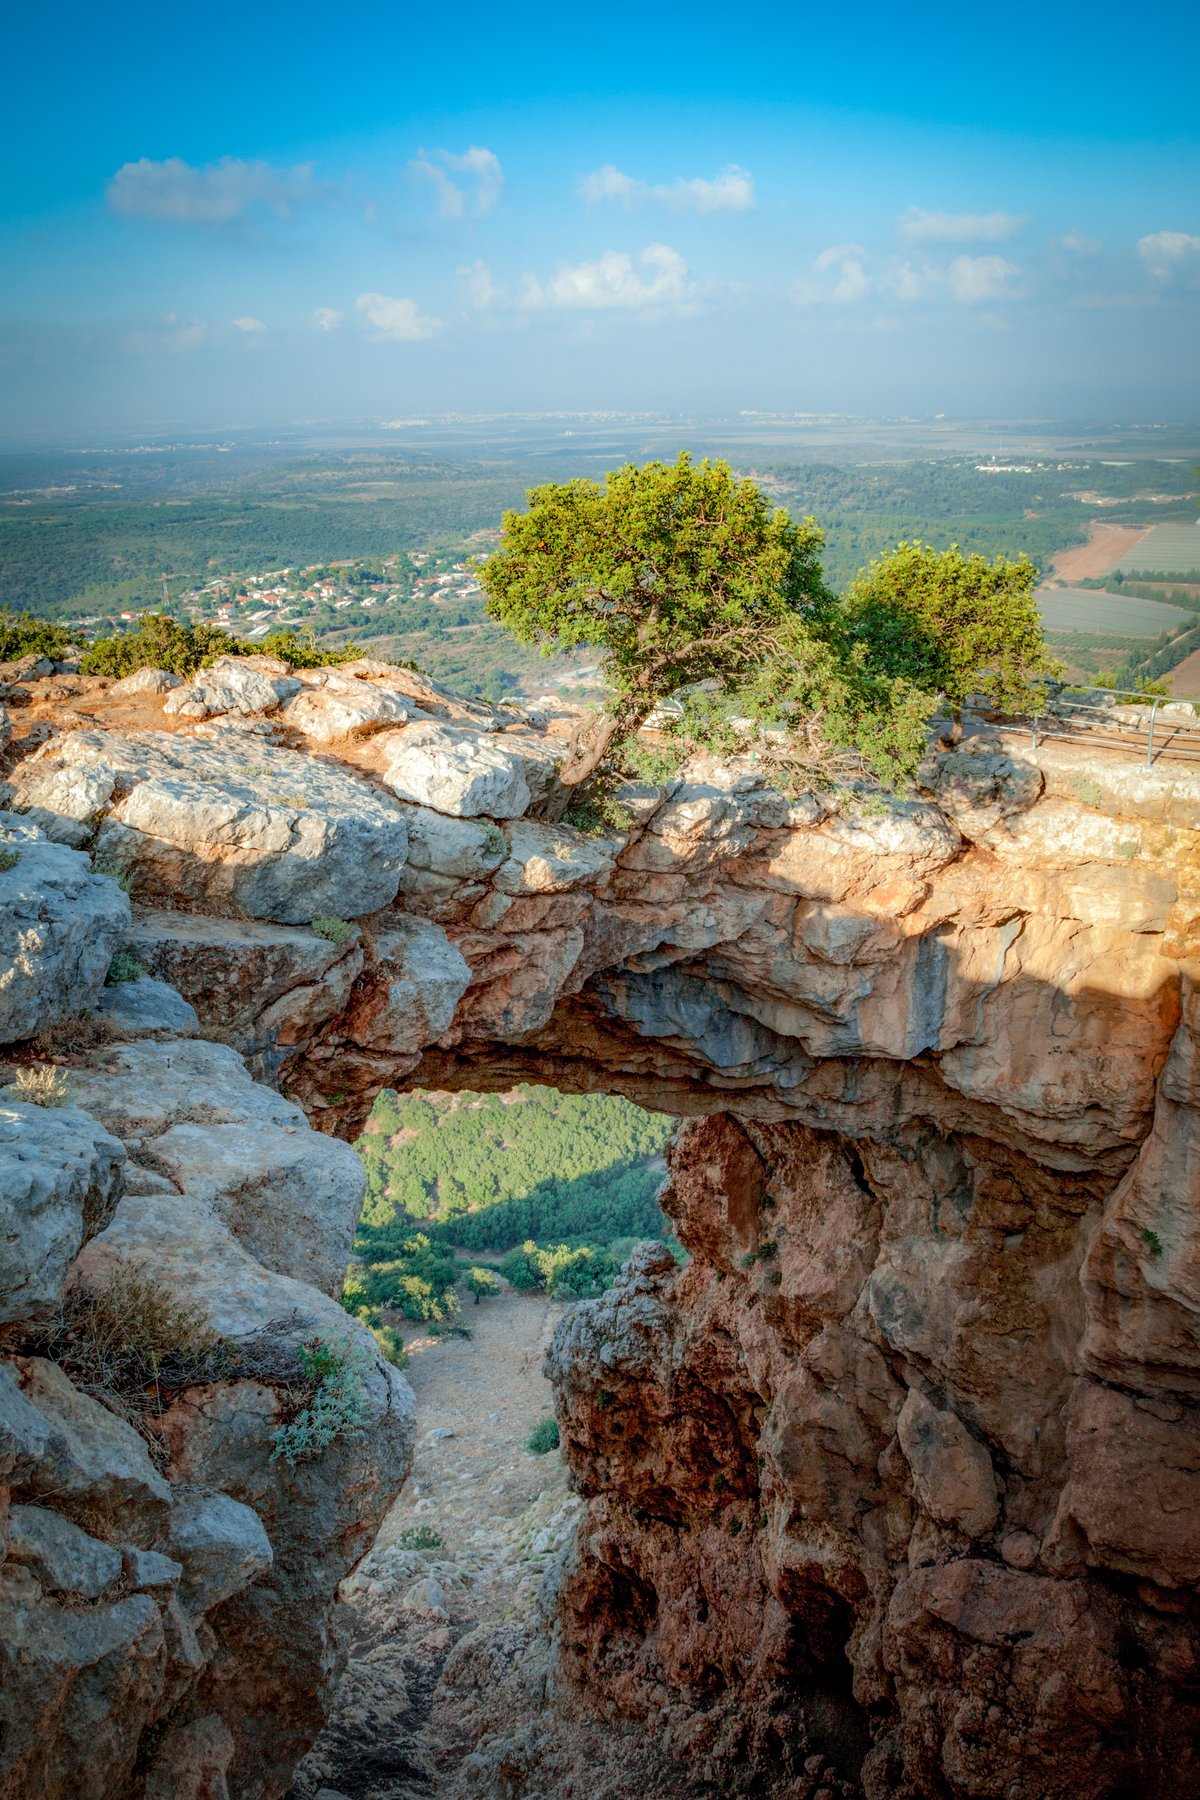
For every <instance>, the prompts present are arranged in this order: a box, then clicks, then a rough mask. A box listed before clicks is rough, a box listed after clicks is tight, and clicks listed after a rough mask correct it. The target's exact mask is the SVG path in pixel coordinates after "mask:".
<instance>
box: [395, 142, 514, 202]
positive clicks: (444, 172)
mask: <svg viewBox="0 0 1200 1800" xmlns="http://www.w3.org/2000/svg"><path fill="white" fill-rule="evenodd" d="M435 158H436V161H435V160H434V159H435ZM409 168H410V169H411V170H412V171H413V173H414V174H415V175H420V176H422V177H423V178H424V179H425V180H426V181H429V182H431V183H432V184H433V190H434V193H435V194H436V195H437V205H438V211H439V212H440V213H441V215H442V217H443V218H444V219H465V218H467V217H468V216H471V217H473V218H478V219H481V218H483V217H484V215H485V214H486V213H490V212H491V211H492V209H493V207H494V206H495V205H496V203H497V201H498V200H499V198H500V194H501V191H502V189H503V187H504V170H503V169H502V168H501V167H500V158H499V157H498V156H497V155H496V154H495V153H494V151H491V150H485V149H484V148H483V146H482V145H480V144H472V145H471V147H470V149H469V150H464V151H462V153H461V154H459V153H457V152H455V151H453V150H419V151H418V152H417V154H416V156H415V157H414V158H413V160H412V162H411V163H410V164H409ZM451 174H454V175H465V176H466V177H467V183H466V185H465V186H464V185H461V184H460V183H459V182H456V181H451V179H450V176H451Z"/></svg>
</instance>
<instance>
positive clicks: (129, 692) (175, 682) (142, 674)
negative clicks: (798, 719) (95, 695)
mask: <svg viewBox="0 0 1200 1800" xmlns="http://www.w3.org/2000/svg"><path fill="white" fill-rule="evenodd" d="M182 686H183V682H182V681H181V679H180V677H179V676H178V675H172V674H170V673H169V671H168V670H166V669H135V671H134V673H133V674H132V675H123V676H122V677H121V679H120V680H119V681H114V682H113V684H112V686H111V687H110V688H109V690H108V695H109V698H110V699H111V700H125V699H129V698H132V696H134V695H135V694H169V693H170V692H171V690H172V689H173V688H177V687H182Z"/></svg>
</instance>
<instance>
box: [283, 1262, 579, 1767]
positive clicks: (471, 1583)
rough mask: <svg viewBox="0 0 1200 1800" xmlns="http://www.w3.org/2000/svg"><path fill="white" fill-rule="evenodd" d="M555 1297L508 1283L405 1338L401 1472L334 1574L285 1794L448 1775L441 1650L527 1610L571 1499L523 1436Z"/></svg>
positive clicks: (458, 1755) (454, 1751)
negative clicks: (335, 1663) (315, 1686)
mask: <svg viewBox="0 0 1200 1800" xmlns="http://www.w3.org/2000/svg"><path fill="white" fill-rule="evenodd" d="M563 1310H564V1309H563V1307H562V1306H561V1305H559V1304H556V1303H553V1302H550V1301H547V1300H546V1299H545V1298H544V1297H543V1296H541V1295H537V1294H518V1293H516V1292H515V1291H514V1290H512V1289H508V1290H506V1291H505V1292H504V1293H503V1294H501V1295H499V1296H497V1297H496V1298H495V1299H492V1300H487V1301H485V1302H483V1303H482V1304H481V1305H479V1306H472V1307H470V1309H469V1311H468V1312H467V1313H466V1314H465V1315H464V1316H465V1318H466V1319H467V1321H468V1323H469V1325H470V1328H471V1332H472V1336H471V1337H470V1338H461V1337H451V1338H430V1337H423V1336H419V1335H418V1336H413V1337H412V1338H411V1340H410V1346H409V1354H410V1357H411V1361H410V1365H409V1368H408V1371H407V1373H408V1377H409V1380H410V1382H411V1384H412V1388H413V1392H414V1395H415V1397H416V1402H417V1443H416V1450H415V1453H414V1459H413V1469H412V1475H411V1477H410V1479H409V1481H408V1483H407V1484H406V1486H405V1489H404V1492H403V1493H402V1495H401V1496H400V1498H399V1500H397V1502H396V1504H395V1506H394V1507H393V1508H392V1510H391V1512H390V1513H389V1514H388V1516H387V1518H386V1520H385V1521H384V1524H383V1528H382V1530H381V1531H380V1534H379V1540H378V1543H377V1544H376V1547H375V1549H374V1550H373V1551H372V1553H371V1555H370V1556H369V1557H368V1558H367V1559H366V1561H365V1562H364V1563H362V1564H361V1566H360V1567H359V1569H358V1570H357V1571H356V1572H355V1574H354V1575H353V1576H351V1577H350V1579H349V1580H348V1581H347V1582H346V1583H345V1585H344V1588H343V1593H344V1596H345V1598H346V1600H347V1601H348V1603H349V1613H350V1617H349V1620H348V1624H347V1630H348V1635H349V1643H350V1660H349V1664H348V1667H347V1670H346V1674H345V1676H344V1677H343V1679H342V1684H341V1687H340V1689H339V1691H338V1695H337V1700H336V1702H335V1705H334V1712H333V1717H332V1719H331V1720H330V1723H329V1725H328V1726H327V1728H326V1730H325V1731H324V1732H323V1733H322V1735H321V1737H320V1738H319V1739H318V1741H317V1744H316V1745H315V1747H314V1749H313V1751H312V1753H311V1754H310V1755H309V1757H308V1758H307V1759H306V1761H305V1762H304V1764H303V1765H302V1767H301V1769H300V1771H299V1773H298V1776H297V1780H296V1785H295V1787H294V1788H293V1790H292V1800H316V1796H318V1795H323V1796H324V1800H330V1796H331V1795H332V1794H339V1795H345V1796H347V1800H417V1797H418V1796H421V1797H425V1796H429V1795H440V1794H443V1793H445V1792H446V1791H447V1789H446V1784H447V1783H448V1782H450V1781H451V1780H452V1779H453V1778H454V1777H455V1775H456V1773H457V1769H458V1765H459V1764H460V1763H461V1761H462V1759H463V1756H464V1754H465V1753H466V1747H465V1746H464V1745H463V1744H462V1743H455V1742H454V1741H453V1740H452V1738H451V1737H450V1736H449V1734H448V1733H447V1732H446V1729H445V1720H444V1719H438V1720H437V1721H436V1723H435V1722H434V1718H433V1714H434V1711H435V1698H436V1699H437V1700H442V1701H443V1704H444V1698H443V1697H442V1696H438V1695H437V1688H438V1682H439V1679H440V1677H441V1674H442V1671H443V1669H444V1667H445V1664H446V1661H447V1659H448V1657H449V1656H450V1653H451V1652H452V1650H453V1649H454V1648H455V1647H456V1646H457V1645H458V1644H460V1643H461V1642H462V1641H463V1639H465V1638H467V1637H469V1636H470V1635H471V1634H472V1633H475V1632H482V1633H484V1634H486V1633H487V1632H488V1630H489V1629H490V1628H492V1627H495V1626H502V1625H503V1624H504V1623H505V1622H506V1621H509V1620H517V1621H526V1620H528V1619H530V1618H531V1617H533V1616H535V1614H536V1613H537V1609H538V1604H539V1594H540V1590H541V1587H542V1583H543V1578H544V1576H545V1574H546V1571H547V1569H548V1567H549V1566H550V1564H551V1563H552V1562H553V1559H554V1557H555V1556H556V1555H557V1553H558V1552H560V1551H561V1549H562V1547H563V1544H564V1542H565V1541H566V1539H567V1537H568V1535H569V1533H570V1531H571V1529H572V1528H573V1525H574V1522H575V1519H576V1516H577V1514H578V1511H579V1502H578V1501H577V1500H576V1499H575V1498H573V1497H572V1495H571V1494H570V1492H569V1489H568V1481H567V1471H566V1467H565V1465H564V1463H563V1460H562V1457H561V1455H560V1454H559V1452H558V1451H557V1450H552V1451H549V1452H547V1453H545V1454H542V1455H535V1454H534V1453H532V1452H531V1451H530V1450H528V1449H527V1447H526V1444H527V1440H528V1438H529V1435H530V1432H531V1431H532V1429H533V1427H534V1426H535V1425H536V1424H537V1422H538V1420H539V1418H541V1417H543V1416H544V1415H545V1413H546V1411H547V1410H548V1409H549V1407H550V1404H551V1401H552V1398H553V1396H552V1394H551V1390H550V1384H549V1382H548V1381H547V1380H546V1378H545V1376H544V1374H543V1373H542V1364H543V1361H544V1358H545V1354H546V1350H547V1348H548V1345H549V1341H550V1337H551V1334H552V1332H553V1329H554V1326H555V1324H556V1323H557V1321H558V1319H559V1318H560V1317H561V1315H562V1312H563Z"/></svg>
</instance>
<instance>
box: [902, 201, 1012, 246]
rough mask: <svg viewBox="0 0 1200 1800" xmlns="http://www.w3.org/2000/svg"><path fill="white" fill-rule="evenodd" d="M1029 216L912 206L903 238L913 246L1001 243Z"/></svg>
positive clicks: (903, 229)
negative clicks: (927, 208) (947, 211)
mask: <svg viewBox="0 0 1200 1800" xmlns="http://www.w3.org/2000/svg"><path fill="white" fill-rule="evenodd" d="M1028 216H1029V215H1028V214H1027V213H1004V212H990V213H945V212H929V211H927V210H926V208H925V207H923V206H910V207H909V209H908V211H907V212H906V213H905V214H904V216H903V218H902V219H901V220H900V235H901V237H905V238H907V239H908V240H909V242H910V243H913V244H1001V243H1003V242H1004V240H1005V239H1006V238H1010V237H1011V236H1012V235H1013V232H1014V231H1017V230H1018V229H1019V228H1020V227H1021V226H1022V225H1023V224H1024V223H1025V220H1026V219H1027V218H1028Z"/></svg>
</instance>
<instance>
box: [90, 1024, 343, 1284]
mask: <svg viewBox="0 0 1200 1800" xmlns="http://www.w3.org/2000/svg"><path fill="white" fill-rule="evenodd" d="M73 1089H74V1091H75V1093H76V1094H77V1096H78V1098H79V1100H80V1102H81V1104H84V1105H86V1106H87V1107H89V1108H90V1109H91V1110H92V1111H93V1112H94V1113H95V1115H96V1117H97V1118H100V1119H102V1120H103V1121H104V1123H105V1124H106V1125H107V1126H108V1127H109V1128H110V1129H111V1130H112V1131H114V1132H115V1133H116V1134H118V1135H119V1136H121V1137H124V1138H127V1139H131V1140H133V1139H136V1140H137V1145H138V1150H137V1154H138V1159H139V1161H142V1162H145V1163H147V1164H149V1165H150V1166H152V1167H153V1169H154V1170H155V1172H157V1173H159V1174H162V1175H166V1176H167V1178H168V1179H169V1181H170V1182H171V1183H172V1185H173V1186H174V1187H175V1189H176V1190H177V1191H185V1190H186V1191H187V1192H188V1193H189V1194H191V1195H192V1196H193V1197H195V1198H196V1199H197V1200H200V1201H203V1202H204V1203H206V1204H209V1205H211V1206H212V1207H213V1208H214V1209H215V1211H216V1212H217V1214H218V1215H219V1216H220V1217H221V1218H222V1219H223V1220H224V1221H225V1222H226V1224H227V1225H228V1226H229V1229H230V1230H231V1231H232V1232H233V1233H234V1234H235V1236H236V1237H237V1238H238V1239H239V1240H240V1241H241V1242H243V1243H244V1244H245V1245H246V1246H247V1248H248V1249H249V1250H250V1251H251V1252H252V1254H253V1255H254V1256H256V1257H257V1258H258V1259H259V1261H261V1262H262V1263H263V1264H264V1265H265V1266H266V1267H267V1268H269V1269H274V1270H277V1271H279V1272H280V1273H281V1274H286V1275H290V1276H293V1277H295V1278H297V1279H299V1280H304V1281H311V1282H312V1283H313V1285H314V1286H315V1287H317V1288H319V1289H320V1290H321V1291H322V1292H323V1293H329V1294H337V1293H340V1292H341V1287H342V1281H343V1278H344V1276H345V1271H346V1264H347V1262H348V1260H349V1255H350V1245H351V1241H352V1239H353V1235H354V1228H355V1226H356V1224H357V1223H358V1215H359V1212H360V1210H361V1208H362V1198H363V1192H364V1189H365V1176H364V1173H363V1167H362V1164H361V1162H360V1161H359V1159H358V1157H357V1156H356V1155H355V1154H354V1151H353V1150H351V1148H350V1146H349V1145H348V1144H343V1143H341V1142H340V1141H339V1140H338V1139H336V1138H328V1137H323V1136H321V1135H320V1134H319V1133H316V1132H312V1131H310V1130H309V1128H308V1121H307V1119H306V1118H305V1116H304V1113H303V1112H302V1111H301V1109H300V1108H299V1107H298V1106H294V1105H292V1103H291V1102H290V1101H287V1100H285V1099H284V1098H283V1097H282V1095H280V1094H277V1093H276V1092H275V1091H274V1090H273V1089H271V1088H267V1087H262V1086H259V1085H258V1084H257V1083H255V1082H253V1081H251V1079H250V1077H249V1075H248V1074H247V1072H246V1067H245V1064H244V1063H243V1061H242V1059H241V1057H240V1056H239V1055H238V1054H237V1052H236V1051H234V1050H231V1049H230V1048H228V1046H226V1045H224V1044H211V1043H206V1042H205V1041H204V1040H202V1039H179V1038H168V1039H146V1040H143V1041H141V1042H139V1043H131V1044H120V1045H114V1046H111V1047H109V1048H106V1049H102V1050H97V1051H94V1052H92V1053H91V1054H90V1055H89V1056H88V1057H87V1058H86V1059H85V1060H84V1061H83V1062H82V1063H81V1064H80V1065H79V1067H78V1068H77V1069H76V1070H75V1071H74V1075H73Z"/></svg>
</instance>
